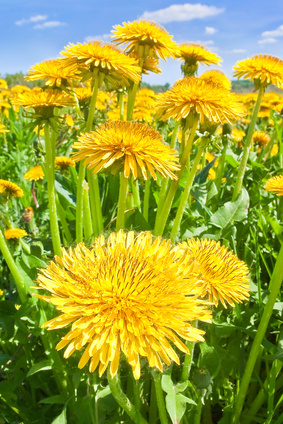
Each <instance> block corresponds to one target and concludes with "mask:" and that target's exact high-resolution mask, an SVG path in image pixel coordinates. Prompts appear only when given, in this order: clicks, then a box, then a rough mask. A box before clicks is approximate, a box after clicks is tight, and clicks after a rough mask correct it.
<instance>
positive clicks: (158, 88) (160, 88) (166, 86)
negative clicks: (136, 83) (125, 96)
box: [141, 82, 170, 93]
mask: <svg viewBox="0 0 283 424" xmlns="http://www.w3.org/2000/svg"><path fill="white" fill-rule="evenodd" d="M141 88H149V89H150V90H152V91H154V92H155V93H164V92H165V91H167V90H169V88H170V84H169V82H166V84H164V85H151V84H148V83H147V82H142V83H141Z"/></svg>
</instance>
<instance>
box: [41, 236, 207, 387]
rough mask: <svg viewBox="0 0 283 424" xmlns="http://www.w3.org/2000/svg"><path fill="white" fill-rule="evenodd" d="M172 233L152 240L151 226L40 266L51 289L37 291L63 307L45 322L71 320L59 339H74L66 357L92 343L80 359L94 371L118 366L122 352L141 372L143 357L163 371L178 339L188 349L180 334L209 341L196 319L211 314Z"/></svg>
mask: <svg viewBox="0 0 283 424" xmlns="http://www.w3.org/2000/svg"><path fill="white" fill-rule="evenodd" d="M176 257H177V256H176V253H175V252H174V251H173V250H172V247H171V244H170V240H168V241H166V240H163V241H162V240H161V238H160V237H158V238H156V239H155V240H153V238H152V235H151V234H150V233H149V232H143V233H140V234H139V235H137V236H136V237H135V235H134V233H133V232H132V231H131V232H129V233H124V232H123V231H122V230H121V231H119V232H118V233H116V234H115V233H112V234H111V235H110V236H109V238H108V239H107V240H105V238H104V236H103V235H102V236H100V237H99V238H96V239H95V242H94V244H93V246H92V247H91V248H87V247H86V246H85V245H84V244H83V243H80V244H79V245H77V246H76V247H75V248H74V249H72V248H70V249H69V250H68V251H67V250H65V249H64V248H63V249H62V257H61V258H59V257H55V262H51V264H49V266H48V267H47V268H46V269H43V270H41V272H40V274H39V276H38V278H37V281H38V284H39V286H40V287H41V288H43V289H45V290H47V291H49V292H50V293H51V296H44V295H37V297H39V298H41V299H43V300H45V301H47V302H50V303H51V304H53V305H55V306H56V307H57V309H58V310H59V311H61V312H62V314H61V315H59V316H58V317H56V318H54V319H52V320H51V321H48V322H46V323H45V324H44V325H43V326H44V327H47V328H48V329H49V330H53V329H59V328H63V327H66V326H68V325H69V324H72V326H71V329H70V331H69V332H68V333H67V335H66V336H64V337H62V339H61V341H60V342H59V343H58V345H57V346H56V349H57V350H59V349H62V348H64V347H66V346H67V348H66V350H65V352H64V357H65V358H68V357H69V356H70V355H71V354H72V353H73V352H75V351H76V350H80V349H81V348H82V347H83V346H85V350H84V353H83V355H82V357H81V359H80V361H79V364H78V367H79V368H83V367H84V366H85V365H86V364H87V363H88V362H89V361H90V364H89V371H90V372H93V371H94V370H95V369H96V368H97V367H98V365H99V375H100V376H101V375H102V374H103V373H104V371H105V369H106V368H107V366H108V364H109V362H110V373H111V376H112V378H113V377H114V376H115V374H116V373H117V369H118V366H119V357H120V352H123V353H124V354H125V356H126V358H127V360H128V362H129V364H130V365H131V366H132V369H133V374H134V377H135V378H136V379H138V378H139V377H140V357H145V358H147V360H148V363H149V366H150V367H156V368H158V369H159V370H160V371H161V372H162V371H163V364H162V361H163V362H164V363H165V364H167V365H169V364H170V362H171V360H173V361H174V362H176V363H177V364H179V358H178V355H177V354H176V352H175V350H174V349H173V347H172V346H171V343H172V344H173V345H175V346H176V347H177V348H178V349H180V350H181V351H182V352H185V353H189V349H188V348H187V347H186V345H185V344H184V343H183V342H182V340H181V339H180V337H181V338H183V339H185V340H190V341H202V340H203V337H202V336H203V333H204V332H203V331H202V330H200V329H198V328H194V327H192V326H191V324H190V322H192V321H193V320H195V319H200V320H201V321H206V322H209V321H210V316H211V315H210V313H209V311H208V310H207V309H206V308H205V307H204V306H205V305H203V304H202V303H201V302H202V301H201V300H198V299H197V298H196V297H195V296H192V295H190V293H189V291H188V289H187V280H186V277H187V276H188V274H189V273H190V270H191V266H190V262H191V260H190V258H189V257H186V256H185V255H183V257H182V258H180V259H179V260H175V259H176Z"/></svg>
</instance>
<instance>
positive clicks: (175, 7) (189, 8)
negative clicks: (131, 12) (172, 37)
mask: <svg viewBox="0 0 283 424" xmlns="http://www.w3.org/2000/svg"><path fill="white" fill-rule="evenodd" d="M224 10H225V9H223V8H222V9H220V8H218V7H216V6H206V5H204V4H200V3H196V4H191V3H185V4H172V5H171V6H169V7H166V8H165V9H159V10H155V11H153V12H148V11H145V12H144V13H143V14H142V15H141V16H140V18H139V19H146V20H151V21H156V22H159V23H160V24H166V23H168V22H182V21H191V20H193V19H203V18H206V17H208V16H215V15H219V13H222V12H224Z"/></svg>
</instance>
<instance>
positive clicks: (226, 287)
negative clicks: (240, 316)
mask: <svg viewBox="0 0 283 424" xmlns="http://www.w3.org/2000/svg"><path fill="white" fill-rule="evenodd" d="M176 249H177V250H179V251H180V252H182V253H183V254H185V255H187V256H189V257H191V258H192V260H193V261H194V263H195V268H194V271H193V273H192V275H191V276H190V279H189V280H188V288H190V289H191V290H192V292H193V293H196V294H199V295H200V296H201V297H207V298H208V299H209V301H210V302H213V303H214V304H215V306H217V305H218V301H219V300H220V302H221V303H222V304H223V306H224V308H226V307H227V306H226V303H228V304H229V305H231V306H235V304H234V302H242V301H243V300H245V299H248V297H249V285H248V282H249V278H248V268H247V266H246V264H245V263H244V262H243V261H240V260H239V259H238V258H237V256H235V255H234V254H233V253H232V252H231V251H229V250H228V248H227V247H225V246H221V245H220V242H216V241H214V240H209V239H203V240H199V239H193V238H192V239H188V240H187V241H185V242H183V243H181V244H179V245H177V246H176Z"/></svg>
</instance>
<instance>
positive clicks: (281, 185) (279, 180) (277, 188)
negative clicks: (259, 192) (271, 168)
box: [264, 175, 283, 196]
mask: <svg viewBox="0 0 283 424" xmlns="http://www.w3.org/2000/svg"><path fill="white" fill-rule="evenodd" d="M264 189H265V190H266V191H271V192H272V193H274V194H277V196H283V175H277V176H276V177H272V178H269V180H267V181H266V183H265V185H264Z"/></svg>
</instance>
